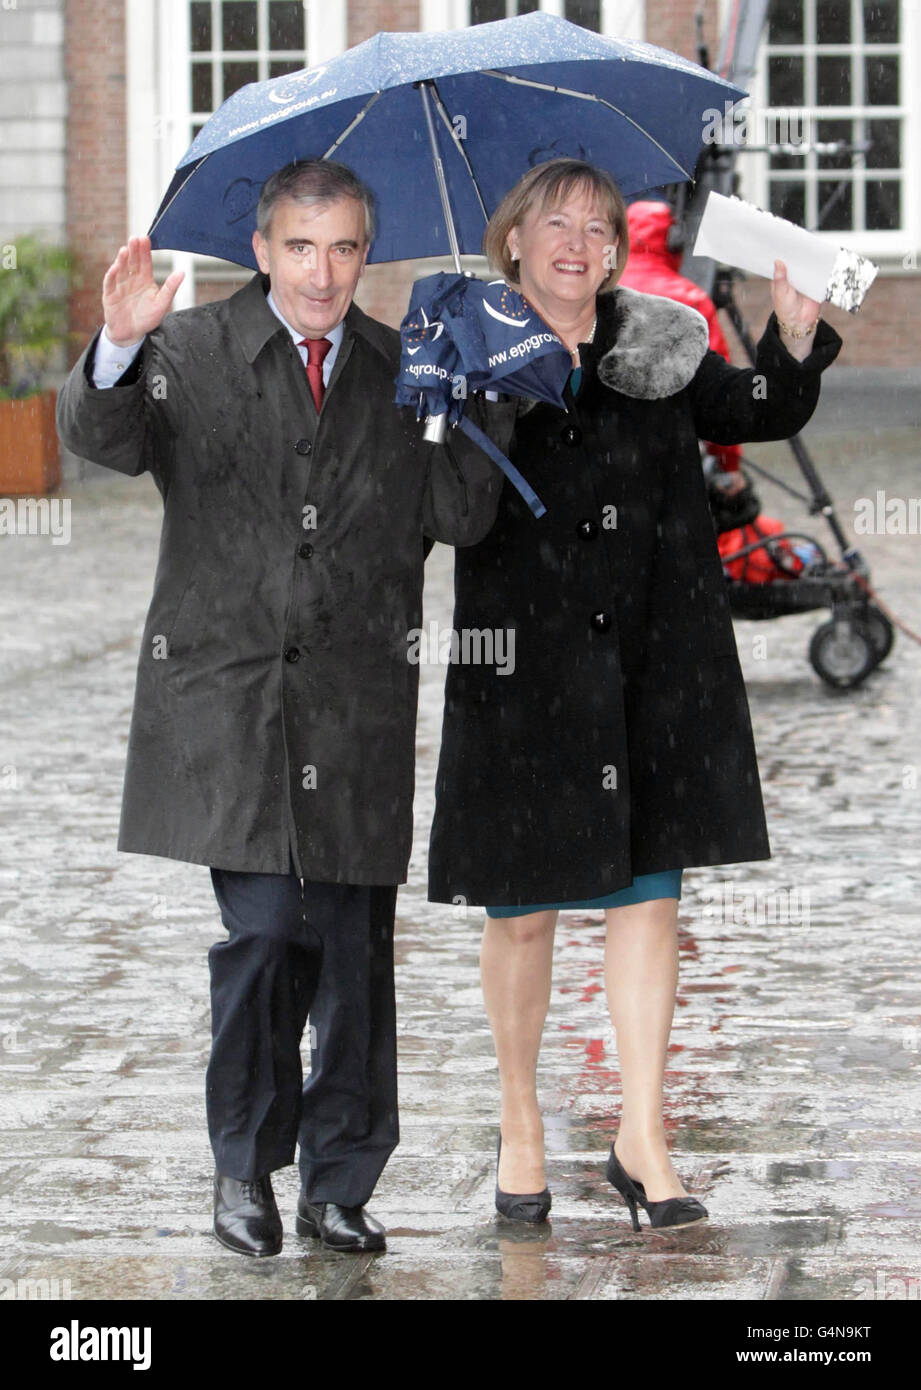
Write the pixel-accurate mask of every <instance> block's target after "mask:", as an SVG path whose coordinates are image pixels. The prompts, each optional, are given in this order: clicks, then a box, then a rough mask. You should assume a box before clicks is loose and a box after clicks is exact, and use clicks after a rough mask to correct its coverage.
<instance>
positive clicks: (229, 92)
mask: <svg viewBox="0 0 921 1390" xmlns="http://www.w3.org/2000/svg"><path fill="white" fill-rule="evenodd" d="M221 68H222V70H223V74H224V101H226V100H227V98H228V97H229V96H233V94H234V92H236V91H239V89H240V88H241V87H245V86H246V84H247V82H258V80H259V64H258V63H222V64H221Z"/></svg>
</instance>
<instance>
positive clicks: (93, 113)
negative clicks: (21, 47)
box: [65, 0, 128, 349]
mask: <svg viewBox="0 0 921 1390" xmlns="http://www.w3.org/2000/svg"><path fill="white" fill-rule="evenodd" d="M125 62H126V59H125V0H67V6H66V13H65V73H66V77H67V82H68V105H69V112H68V123H67V236H68V241H69V243H70V246H71V248H72V249H73V250H74V252H75V253H76V254H77V256H78V259H79V264H80V272H79V276H78V280H77V283H76V284H75V287H74V290H73V293H72V295H71V327H72V329H73V330H74V331H75V332H76V333H78V334H80V335H81V339H80V341H79V342H78V343H77V344H76V347H77V349H79V348H80V347H81V346H82V343H83V342H84V341H85V339H86V337H87V336H88V335H89V334H91V333H92V332H93V331H94V330H95V328H96V327H97V326H98V324H99V321H100V318H101V316H102V310H101V305H100V296H101V293H102V277H103V275H104V274H105V271H106V270H107V268H108V266H109V265H110V264H111V261H112V258H113V256H114V255H115V253H116V252H117V251H118V248H119V246H121V245H122V244H123V242H124V240H125V237H126V235H127V217H128V193H127V149H126V136H125V130H126V111H125Z"/></svg>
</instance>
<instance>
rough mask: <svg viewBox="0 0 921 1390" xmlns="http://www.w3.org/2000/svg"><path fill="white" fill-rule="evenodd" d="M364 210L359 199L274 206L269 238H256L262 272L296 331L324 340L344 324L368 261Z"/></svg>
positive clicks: (288, 200) (256, 235)
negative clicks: (331, 330) (343, 321)
mask: <svg viewBox="0 0 921 1390" xmlns="http://www.w3.org/2000/svg"><path fill="white" fill-rule="evenodd" d="M368 249H369V247H368V244H367V243H366V241H365V210H364V207H363V206H362V204H361V203H360V202H358V200H357V199H355V198H336V199H334V200H333V201H331V202H325V203H311V204H309V205H303V204H301V203H296V202H295V201H294V200H293V198H282V199H281V200H280V202H278V203H276V204H275V208H274V211H273V213H272V220H271V224H270V226H269V234H268V236H267V237H264V236H262V235H261V233H260V232H254V233H253V250H254V251H255V253H256V260H257V262H258V265H259V269H260V270H261V271H262V273H263V274H264V275H268V276H269V277H270V278H271V281H272V298H273V299H274V301H275V303H276V304H277V305H278V308H279V309H280V310H281V312H282V313H283V314H284V316H285V318H286V319H287V320H288V322H289V323H290V324H291V327H292V328H296V329H297V331H298V332H299V333H300V334H301V335H302V336H303V337H305V338H323V337H325V336H326V334H327V333H328V332H329V331H330V329H332V328H335V326H336V324H337V323H341V322H342V320H343V319H344V318H345V315H346V312H347V310H348V307H349V305H350V304H351V302H352V296H353V295H354V293H355V289H356V287H357V285H358V281H359V279H360V278H361V276H362V274H363V273H364V268H365V261H366V260H367V258H368Z"/></svg>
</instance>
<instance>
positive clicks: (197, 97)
mask: <svg viewBox="0 0 921 1390" xmlns="http://www.w3.org/2000/svg"><path fill="white" fill-rule="evenodd" d="M192 110H193V111H213V110H214V92H213V90H212V86H211V64H210V63H193V64H192Z"/></svg>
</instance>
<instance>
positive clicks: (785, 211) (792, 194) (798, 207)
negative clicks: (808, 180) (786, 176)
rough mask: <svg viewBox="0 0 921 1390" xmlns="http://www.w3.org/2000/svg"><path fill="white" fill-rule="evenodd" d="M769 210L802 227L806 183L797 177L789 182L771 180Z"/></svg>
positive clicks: (776, 215)
mask: <svg viewBox="0 0 921 1390" xmlns="http://www.w3.org/2000/svg"><path fill="white" fill-rule="evenodd" d="M769 206H770V211H771V212H772V213H773V214H774V216H775V217H785V218H786V219H787V221H788V222H795V223H796V224H797V226H799V227H802V226H804V225H805V222H806V185H805V184H804V183H802V182H801V181H800V180H799V179H797V180H795V181H794V180H792V179H791V180H790V182H789V183H787V182H786V181H784V182H783V183H781V182H779V181H778V180H776V179H772V180H771V194H770V205H769Z"/></svg>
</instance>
